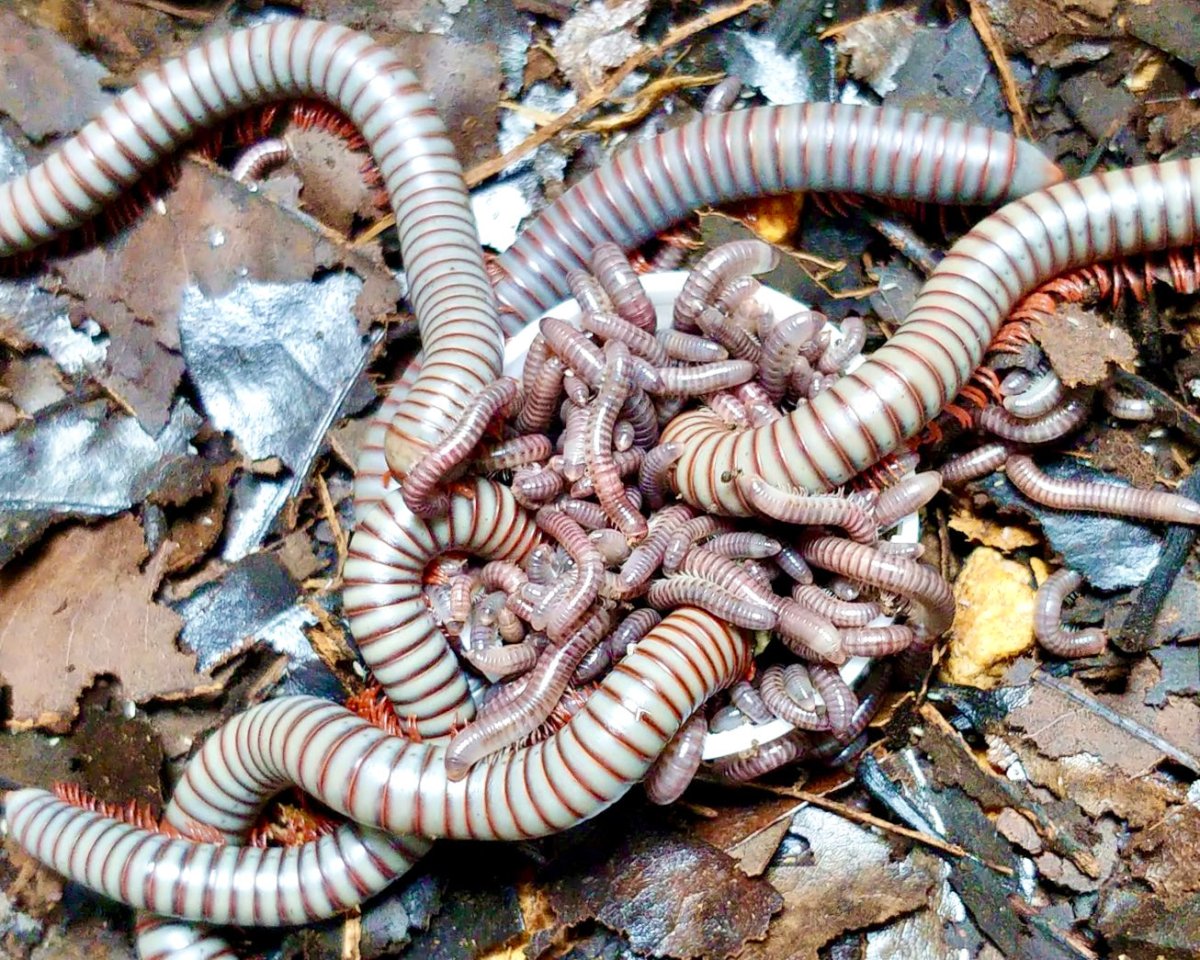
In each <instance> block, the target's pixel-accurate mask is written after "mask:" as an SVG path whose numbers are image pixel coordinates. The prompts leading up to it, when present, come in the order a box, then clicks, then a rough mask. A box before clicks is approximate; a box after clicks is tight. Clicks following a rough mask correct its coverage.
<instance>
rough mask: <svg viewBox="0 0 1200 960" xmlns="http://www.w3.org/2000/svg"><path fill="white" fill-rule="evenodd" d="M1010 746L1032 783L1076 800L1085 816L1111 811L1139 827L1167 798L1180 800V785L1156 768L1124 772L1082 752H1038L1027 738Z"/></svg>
mask: <svg viewBox="0 0 1200 960" xmlns="http://www.w3.org/2000/svg"><path fill="white" fill-rule="evenodd" d="M1013 749H1015V750H1016V752H1017V755H1018V756H1019V757H1020V758H1021V766H1022V767H1023V768H1024V770H1025V775H1026V776H1027V777H1028V778H1029V780H1030V781H1031V782H1032V783H1036V784H1038V785H1040V786H1043V787H1045V788H1046V789H1047V790H1050V791H1051V792H1052V793H1053V794H1054V795H1055V796H1057V797H1060V798H1062V799H1064V800H1068V799H1069V800H1070V801H1071V802H1072V803H1076V804H1078V805H1079V807H1080V808H1081V809H1082V810H1083V811H1084V812H1085V813H1087V814H1088V815H1089V816H1091V817H1100V816H1103V815H1104V814H1106V813H1111V814H1113V815H1114V816H1117V817H1120V818H1121V819H1122V820H1124V821H1126V822H1127V823H1128V824H1129V825H1130V827H1132V828H1134V829H1141V828H1142V827H1145V826H1147V825H1149V824H1151V823H1154V822H1155V821H1157V820H1158V819H1159V818H1160V817H1162V815H1163V814H1164V813H1166V811H1167V809H1168V808H1169V807H1170V806H1172V805H1173V804H1177V803H1182V802H1183V801H1184V794H1185V791H1184V790H1183V789H1182V788H1181V787H1180V785H1179V784H1178V783H1175V782H1172V781H1171V780H1170V779H1168V778H1167V777H1164V776H1162V775H1160V774H1155V773H1150V774H1145V775H1143V776H1138V777H1127V776H1122V775H1120V774H1118V773H1117V772H1116V771H1114V770H1113V768H1112V767H1110V766H1108V765H1107V764H1104V763H1102V762H1101V761H1100V760H1099V759H1098V758H1097V757H1093V756H1091V755H1089V754H1086V753H1077V754H1072V755H1070V756H1066V757H1061V758H1059V759H1057V760H1052V759H1050V758H1049V757H1045V756H1043V755H1042V754H1040V753H1038V752H1037V750H1036V749H1035V747H1034V745H1032V744H1028V743H1021V742H1017V743H1015V744H1013Z"/></svg>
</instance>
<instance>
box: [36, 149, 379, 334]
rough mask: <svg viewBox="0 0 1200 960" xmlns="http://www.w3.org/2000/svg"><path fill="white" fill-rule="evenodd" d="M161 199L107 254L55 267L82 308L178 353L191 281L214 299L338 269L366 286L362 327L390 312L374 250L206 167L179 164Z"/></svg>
mask: <svg viewBox="0 0 1200 960" xmlns="http://www.w3.org/2000/svg"><path fill="white" fill-rule="evenodd" d="M163 202H164V206H163V208H162V212H159V211H158V210H154V209H152V210H150V211H149V212H147V213H146V214H145V215H144V216H142V218H141V219H140V220H139V221H138V222H137V224H135V225H134V226H133V227H132V228H131V229H129V230H127V231H126V232H124V233H123V234H122V235H121V236H120V237H119V238H118V239H117V240H115V241H114V242H113V243H111V244H109V245H108V246H107V247H93V248H90V249H88V250H86V251H84V252H82V253H79V254H77V255H75V256H72V257H69V258H65V259H63V260H61V261H59V262H58V263H57V264H56V269H57V270H58V272H59V273H60V274H61V275H62V277H63V278H64V281H65V283H66V286H67V287H68V288H69V289H70V290H71V291H72V292H74V293H75V295H76V296H78V297H80V299H81V300H82V301H83V302H84V304H85V306H86V307H87V308H88V309H92V308H93V307H95V308H96V309H98V310H100V311H101V312H103V310H104V304H105V303H106V302H109V301H117V302H120V303H122V304H124V305H125V306H126V307H127V308H128V309H129V311H130V313H132V315H133V316H134V317H137V318H138V319H139V320H140V321H141V322H143V323H146V324H149V325H151V326H152V327H153V329H154V334H155V337H156V338H157V340H158V342H159V343H161V344H162V345H163V346H164V347H166V348H167V349H169V350H178V349H179V327H178V319H179V309H180V304H181V302H182V299H183V291H184V288H185V287H186V286H187V284H188V283H189V282H194V283H196V284H197V285H198V286H199V287H200V288H201V290H202V291H203V292H204V293H205V294H208V295H210V296H219V295H221V294H224V293H228V292H229V291H230V290H232V289H233V288H234V287H235V286H237V285H238V284H241V283H244V282H245V281H247V280H260V281H267V282H274V283H299V282H303V281H307V280H310V279H311V278H312V277H313V275H314V274H315V273H316V272H318V271H321V270H332V269H336V268H338V267H343V266H344V267H346V268H348V269H350V270H353V271H354V272H355V273H356V274H357V275H358V276H360V277H362V278H363V280H364V286H363V289H362V293H361V294H360V295H359V297H358V300H357V302H356V303H355V307H354V313H355V316H356V317H357V318H358V319H359V322H360V324H361V325H362V327H363V329H366V327H367V326H368V325H369V324H370V323H372V322H376V321H378V320H379V319H380V318H381V317H383V316H386V315H388V314H389V313H391V312H393V311H394V310H395V308H396V301H397V300H398V299H399V294H400V291H399V288H398V287H397V285H396V281H395V278H394V277H393V276H392V275H391V273H390V271H388V269H387V268H386V267H385V266H384V265H383V264H382V263H381V262H380V261H379V260H378V257H377V255H376V256H372V255H371V254H372V251H371V249H370V248H363V249H361V250H359V249H355V250H351V249H350V248H349V247H348V246H346V245H344V244H342V243H339V242H338V241H337V239H336V238H334V237H333V236H332V235H329V234H324V233H321V232H319V231H318V230H317V229H315V228H314V225H313V223H312V221H311V220H309V219H307V218H304V217H301V216H299V215H298V214H296V213H294V212H292V211H289V210H286V209H284V208H282V207H279V206H277V205H275V204H274V203H272V202H270V201H269V200H267V199H266V198H265V197H263V196H262V195H260V194H255V193H251V192H249V191H247V190H246V189H245V187H244V186H242V185H241V184H239V183H236V182H235V181H233V180H231V179H230V178H229V177H227V176H224V175H223V174H219V173H216V172H214V171H212V170H210V169H208V168H207V167H206V166H205V165H204V164H202V163H199V162H196V161H184V163H183V164H182V171H181V174H180V177H179V182H178V184H177V185H176V186H175V188H174V189H173V190H172V191H171V192H170V193H169V194H168V195H167V196H166V197H164V198H163Z"/></svg>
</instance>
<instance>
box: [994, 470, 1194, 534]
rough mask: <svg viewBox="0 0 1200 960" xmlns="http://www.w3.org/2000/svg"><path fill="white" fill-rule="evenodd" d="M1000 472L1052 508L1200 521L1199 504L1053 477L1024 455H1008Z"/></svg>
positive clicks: (1156, 493) (1176, 496)
mask: <svg viewBox="0 0 1200 960" xmlns="http://www.w3.org/2000/svg"><path fill="white" fill-rule="evenodd" d="M1004 472H1005V474H1006V475H1007V476H1008V479H1009V480H1011V481H1012V484H1013V486H1014V487H1016V488H1017V489H1018V490H1020V491H1021V492H1022V493H1023V494H1025V496H1027V497H1028V498H1029V499H1030V500H1032V501H1034V502H1035V503H1040V504H1042V505H1043V506H1047V507H1053V508H1054V509H1056V510H1084V511H1089V512H1093V513H1108V514H1114V515H1116V516H1123V517H1137V518H1138V519H1141V520H1158V521H1161V522H1163V523H1200V503H1197V502H1196V501H1195V500H1190V499H1188V498H1187V497H1181V496H1180V495H1179V494H1176V493H1166V492H1164V491H1161V490H1139V489H1138V488H1136V487H1127V486H1124V485H1120V484H1115V483H1092V482H1088V481H1083V480H1056V479H1054V478H1053V477H1049V476H1047V475H1046V474H1045V473H1043V472H1042V471H1041V470H1039V469H1038V467H1037V464H1035V463H1034V462H1033V458H1032V457H1028V456H1025V455H1024V454H1013V455H1011V456H1010V457H1009V458H1008V460H1007V461H1006V462H1005V464H1004Z"/></svg>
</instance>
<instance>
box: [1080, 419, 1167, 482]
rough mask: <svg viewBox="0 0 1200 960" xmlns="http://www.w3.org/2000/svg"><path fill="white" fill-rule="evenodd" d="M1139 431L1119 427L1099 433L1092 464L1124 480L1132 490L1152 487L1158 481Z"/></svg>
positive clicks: (1150, 456) (1154, 465) (1149, 453)
mask: <svg viewBox="0 0 1200 960" xmlns="http://www.w3.org/2000/svg"><path fill="white" fill-rule="evenodd" d="M1139 432H1140V431H1138V430H1122V429H1120V428H1119V427H1113V428H1111V429H1108V430H1105V431H1103V432H1102V433H1101V434H1100V437H1099V438H1098V439H1097V440H1096V446H1095V451H1094V453H1093V455H1092V465H1093V466H1094V467H1096V468H1097V469H1099V470H1104V471H1105V472H1109V473H1115V474H1116V475H1117V476H1119V477H1124V478H1125V479H1126V480H1128V481H1129V482H1130V483H1132V484H1133V485H1134V486H1135V487H1152V486H1154V485H1155V484H1156V483H1158V479H1159V473H1158V467H1157V465H1156V464H1155V461H1154V454H1153V453H1152V452H1150V451H1149V450H1147V449H1146V441H1145V439H1144V438H1143V437H1141V436H1139Z"/></svg>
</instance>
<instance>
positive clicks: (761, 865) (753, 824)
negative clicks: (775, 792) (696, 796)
mask: <svg viewBox="0 0 1200 960" xmlns="http://www.w3.org/2000/svg"><path fill="white" fill-rule="evenodd" d="M711 802H712V807H711V808H710V809H711V811H712V814H715V815H712V814H710V815H709V816H708V817H706V818H704V819H698V820H696V821H694V822H693V823H691V824H690V825H689V827H688V830H689V832H690V833H692V834H694V835H695V836H697V837H699V838H700V839H701V840H705V841H707V842H708V843H711V844H712V845H713V846H714V847H718V848H720V849H721V850H724V851H725V852H726V853H727V854H729V855H730V856H731V857H733V858H734V859H736V860H737V861H738V863H739V864H740V865H741V868H742V872H743V873H744V874H746V876H748V877H757V876H759V875H761V874H762V872H763V871H764V870H766V868H767V864H768V863H770V861H771V858H772V857H773V856H774V855H775V851H776V850H778V849H779V844H780V842H781V841H782V840H783V838H784V836H785V835H786V834H787V831H788V824H789V823H790V822H791V819H792V814H794V813H795V812H796V811H797V810H799V809H800V807H801V806H803V804H802V803H799V802H797V801H796V800H792V799H791V798H774V799H770V798H768V799H764V798H763V797H756V796H753V795H752V794H749V795H747V794H740V793H730V792H728V791H724V792H722V793H721V794H720V795H719V796H717V797H716V798H712V799H711Z"/></svg>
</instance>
